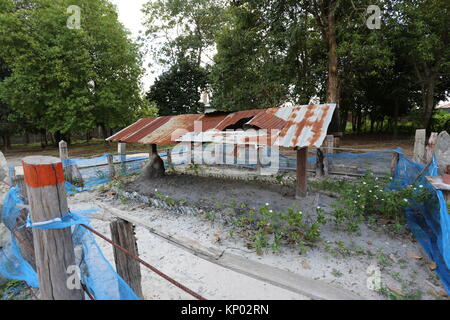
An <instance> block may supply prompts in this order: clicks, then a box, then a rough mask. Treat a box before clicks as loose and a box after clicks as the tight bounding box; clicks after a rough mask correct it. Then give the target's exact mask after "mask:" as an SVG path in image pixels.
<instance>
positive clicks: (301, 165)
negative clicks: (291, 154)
mask: <svg viewBox="0 0 450 320" xmlns="http://www.w3.org/2000/svg"><path fill="white" fill-rule="evenodd" d="M307 162H308V148H300V149H298V150H297V188H296V191H295V197H296V198H304V197H305V196H306V193H307V184H306V179H307V176H306V173H307V172H306V170H307Z"/></svg>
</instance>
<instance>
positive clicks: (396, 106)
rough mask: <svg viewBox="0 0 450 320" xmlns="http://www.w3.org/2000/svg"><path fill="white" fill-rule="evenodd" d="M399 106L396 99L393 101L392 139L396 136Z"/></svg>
mask: <svg viewBox="0 0 450 320" xmlns="http://www.w3.org/2000/svg"><path fill="white" fill-rule="evenodd" d="M399 108H400V107H399V105H398V99H395V102H394V119H393V120H394V121H393V122H394V134H393V138H394V139H397V136H398V114H399Z"/></svg>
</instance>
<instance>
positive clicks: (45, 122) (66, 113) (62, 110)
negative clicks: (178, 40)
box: [0, 0, 142, 134]
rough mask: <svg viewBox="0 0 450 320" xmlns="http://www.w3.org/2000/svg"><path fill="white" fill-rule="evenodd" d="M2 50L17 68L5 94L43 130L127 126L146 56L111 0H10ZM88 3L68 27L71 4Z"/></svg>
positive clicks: (0, 91)
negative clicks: (74, 25) (23, 3)
mask: <svg viewBox="0 0 450 320" xmlns="http://www.w3.org/2000/svg"><path fill="white" fill-rule="evenodd" d="M2 3H3V6H2V8H3V9H1V10H0V26H1V27H0V42H1V43H2V45H1V46H0V56H1V57H2V58H3V59H4V60H5V62H6V63H7V64H8V66H10V68H11V70H12V74H11V76H10V77H8V78H6V79H5V80H4V81H2V82H1V83H0V98H1V99H2V101H4V103H6V104H7V105H9V106H10V107H11V108H12V109H13V110H14V112H15V113H17V114H18V115H19V116H20V117H21V118H23V119H25V121H26V122H28V123H32V124H33V127H34V128H35V129H37V130H44V131H49V132H51V133H59V134H70V133H73V132H85V131H88V130H90V129H92V128H95V126H96V125H101V126H107V127H111V128H115V127H121V126H124V125H127V124H129V122H130V121H131V120H133V115H134V111H135V110H136V108H137V107H138V106H139V105H140V103H141V98H140V95H139V91H140V84H139V79H140V76H141V74H142V68H141V66H140V65H141V56H140V54H139V52H138V48H137V46H136V45H135V44H134V43H132V42H131V40H129V39H128V33H127V32H126V31H125V29H124V27H123V25H122V24H120V23H119V21H118V19H117V13H116V11H115V8H114V6H113V5H112V4H111V3H110V2H109V1H106V0H76V1H69V0H61V1H53V0H33V1H30V2H29V4H30V5H27V6H22V7H21V3H20V2H16V1H13V0H4V1H3V2H2ZM70 5H77V6H79V7H80V8H81V28H80V29H69V28H68V27H67V20H68V18H69V16H70V14H69V13H67V8H68V7H69V6H70Z"/></svg>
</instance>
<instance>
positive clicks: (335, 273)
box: [331, 268, 344, 278]
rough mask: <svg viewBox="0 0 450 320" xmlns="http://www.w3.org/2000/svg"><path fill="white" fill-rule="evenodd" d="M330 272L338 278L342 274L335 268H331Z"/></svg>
mask: <svg viewBox="0 0 450 320" xmlns="http://www.w3.org/2000/svg"><path fill="white" fill-rule="evenodd" d="M331 274H332V275H333V276H335V277H336V278H340V277H342V276H343V275H344V274H343V273H342V272H341V271H340V270H338V269H335V268H333V270H331Z"/></svg>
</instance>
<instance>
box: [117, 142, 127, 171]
mask: <svg viewBox="0 0 450 320" xmlns="http://www.w3.org/2000/svg"><path fill="white" fill-rule="evenodd" d="M117 153H118V154H119V156H120V167H121V169H122V172H123V173H125V171H126V169H127V165H126V160H127V144H126V143H123V142H119V143H118V144H117Z"/></svg>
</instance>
